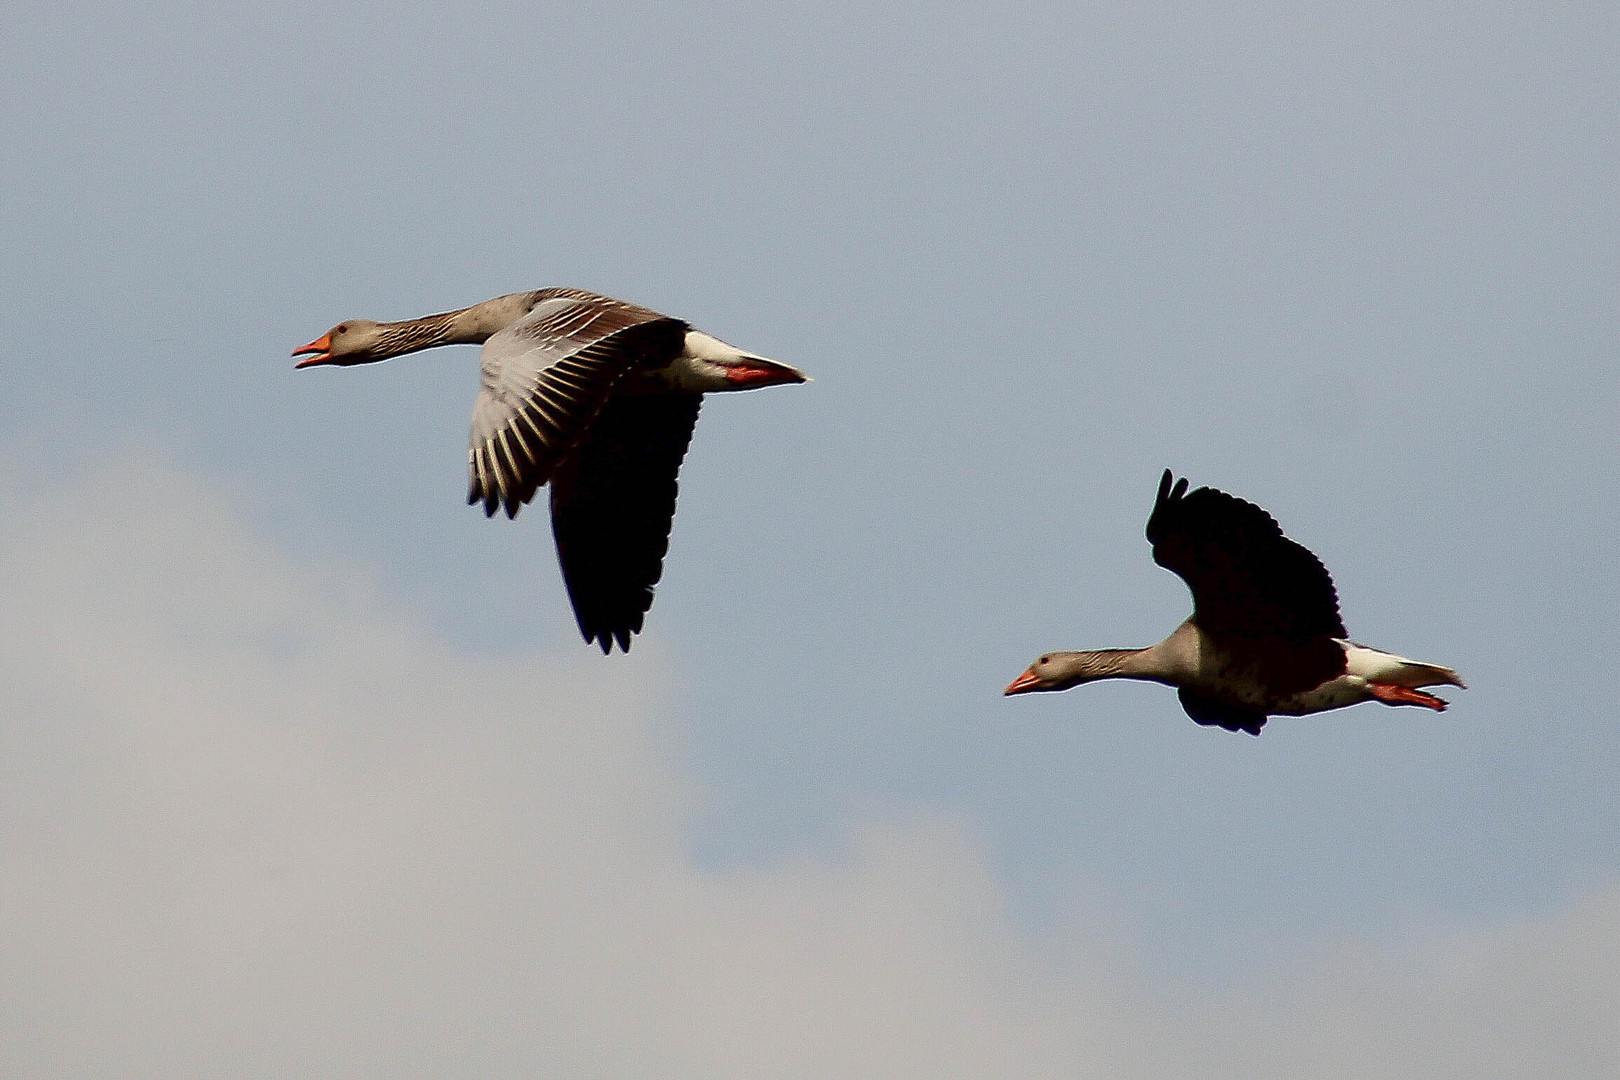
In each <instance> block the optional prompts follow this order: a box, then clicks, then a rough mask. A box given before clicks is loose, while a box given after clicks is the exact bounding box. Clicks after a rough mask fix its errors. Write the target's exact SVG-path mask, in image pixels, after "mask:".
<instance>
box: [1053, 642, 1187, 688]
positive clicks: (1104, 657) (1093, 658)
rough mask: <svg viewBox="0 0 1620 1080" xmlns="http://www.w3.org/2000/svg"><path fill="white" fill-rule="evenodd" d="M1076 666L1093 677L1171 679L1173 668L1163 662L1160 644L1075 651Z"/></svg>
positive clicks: (1074, 663) (1081, 671)
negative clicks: (1144, 647) (1135, 647)
mask: <svg viewBox="0 0 1620 1080" xmlns="http://www.w3.org/2000/svg"><path fill="white" fill-rule="evenodd" d="M1073 657H1074V659H1073V660H1072V661H1071V664H1072V665H1073V668H1074V670H1075V671H1076V672H1077V673H1079V674H1081V675H1082V676H1083V677H1084V678H1086V679H1087V680H1090V679H1148V680H1151V681H1153V682H1167V681H1169V676H1170V674H1171V673H1170V671H1169V669H1168V668H1167V666H1166V665H1165V664H1164V663H1162V662H1161V661H1162V658H1161V657H1160V656H1159V647H1158V646H1157V645H1154V646H1150V647H1149V648H1146V649H1093V650H1090V651H1087V652H1077V653H1074V654H1073Z"/></svg>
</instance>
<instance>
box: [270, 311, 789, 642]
mask: <svg viewBox="0 0 1620 1080" xmlns="http://www.w3.org/2000/svg"><path fill="white" fill-rule="evenodd" d="M439 345H482V346H483V351H482V354H481V364H480V373H481V374H480V377H481V386H480V388H479V391H478V398H477V401H476V402H475V404H474V405H473V419H472V439H471V446H470V448H469V450H468V452H467V461H468V465H467V469H468V492H467V502H468V504H469V505H477V504H480V503H481V504H483V507H484V513H485V514H486V515H488V516H491V517H493V516H494V514H495V512H496V511H497V510H500V509H504V510H505V511H506V516H507V517H509V518H511V517H516V516H517V512H518V510H519V509H521V508H522V507H523V505H524V504H525V503H527V502H529V500H530V499H532V498H534V495H535V492H537V491H538V490H539V489H540V488H541V487H544V486H546V485H548V484H549V485H550V488H551V528H552V534H553V535H554V536H555V538H556V541H557V558H558V561H559V562H560V563H561V565H562V573H563V581H564V582H565V584H566V585H567V587H568V597H569V600H570V601H571V602H572V604H573V607H574V616H575V618H576V620H577V621H578V623H579V629H580V633H582V634H583V635H584V636H585V640H586V641H587V642H594V643H596V644H598V645H600V646H601V649H602V652H603V653H609V652H611V651H612V650H613V646H614V644H615V643H616V644H617V645H618V646H619V648H621V649H623V650H624V651H626V652H628V651H629V649H630V638H631V636H632V635H634V634H636V633H639V632H640V631H641V627H642V622H643V619H644V618H645V616H646V613H647V609H648V608H649V607H651V605H652V599H653V586H655V585H656V584H657V583H658V579H659V577H660V576H661V575H662V573H663V565H664V555H665V553H666V552H667V551H668V548H669V532H670V526H671V524H672V523H673V521H674V517H675V497H676V476H677V474H678V473H679V471H680V467H681V461H682V459H683V458H684V457H685V456H686V448H687V444H688V443H689V442H690V441H691V438H692V429H693V427H694V426H695V425H696V423H697V417H698V408H699V406H700V405H701V404H702V401H703V395H704V394H712V393H723V392H728V391H733V390H755V389H758V388H760V387H765V386H777V385H781V384H784V383H802V382H804V381H806V377H805V376H804V375H803V374H801V373H800V372H799V371H797V370H795V369H794V368H791V367H789V366H788V365H786V364H782V363H778V362H777V361H775V360H768V359H766V358H765V357H763V356H755V355H753V354H752V353H746V352H743V351H742V350H741V349H738V348H735V347H733V346H731V345H727V344H726V343H725V342H723V341H721V340H719V339H718V338H713V337H710V336H709V335H708V334H705V333H703V332H702V331H699V330H695V329H693V328H692V327H691V326H689V325H688V324H687V323H686V322H684V321H682V320H680V319H674V318H671V317H669V316H667V315H661V314H659V313H658V312H656V311H652V310H650V309H648V308H644V307H641V306H639V305H636V304H630V303H626V302H624V301H622V300H615V299H613V298H612V297H608V296H601V295H598V294H596V293H592V292H586V291H585V290H583V289H568V288H551V289H538V290H535V291H533V292H523V293H512V294H510V295H507V296H497V297H495V298H494V299H493V300H486V301H484V302H483V303H481V304H474V305H473V306H472V307H469V308H463V309H461V310H460V311H449V312H445V313H443V314H439V315H428V316H425V317H423V318H420V319H410V320H407V321H405V322H392V323H379V322H372V321H370V320H368V319H350V320H348V321H346V322H342V323H339V324H338V325H337V326H334V327H333V328H332V329H331V330H329V331H327V332H326V333H325V334H322V335H321V336H320V337H318V338H316V339H315V340H314V341H312V342H310V343H309V344H308V345H304V346H302V347H300V348H298V349H295V350H294V351H293V355H294V356H303V357H305V359H303V360H301V361H300V362H299V363H298V365H297V366H298V367H300V368H306V367H317V366H322V365H338V366H349V365H353V364H372V363H376V362H378V361H380V360H388V359H390V358H392V357H395V356H403V355H404V354H406V353H412V352H417V351H418V350H421V349H431V348H434V347H436V346H439Z"/></svg>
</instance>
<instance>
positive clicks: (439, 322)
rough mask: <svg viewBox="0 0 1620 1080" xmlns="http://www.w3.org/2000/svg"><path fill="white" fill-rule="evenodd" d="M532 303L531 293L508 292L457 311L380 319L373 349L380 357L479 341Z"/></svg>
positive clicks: (510, 322) (492, 334)
mask: <svg viewBox="0 0 1620 1080" xmlns="http://www.w3.org/2000/svg"><path fill="white" fill-rule="evenodd" d="M533 307H534V293H511V294H509V295H507V296H497V297H496V298H495V299H493V300H485V301H484V302H483V303H481V304H474V305H473V306H472V307H468V308H462V309H461V310H460V311H446V312H443V313H442V314H439V315H424V316H422V317H421V318H420V319H406V320H405V321H404V322H394V323H382V324H381V325H380V327H379V328H378V334H379V338H378V344H377V345H376V346H375V347H374V348H373V350H372V352H373V353H374V354H377V356H378V358H379V359H386V358H388V357H394V356H404V355H405V354H406V353H413V352H418V351H420V350H422V349H432V348H435V347H437V346H439V345H482V344H483V343H484V342H486V341H488V340H489V339H490V338H491V337H493V336H494V335H495V334H498V333H500V332H501V331H502V330H505V329H506V328H507V327H508V326H511V325H512V324H513V323H515V322H517V321H518V320H519V319H521V318H522V317H523V316H525V315H527V314H528V313H529V311H530V309H531V308H533Z"/></svg>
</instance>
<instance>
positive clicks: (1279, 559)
mask: <svg viewBox="0 0 1620 1080" xmlns="http://www.w3.org/2000/svg"><path fill="white" fill-rule="evenodd" d="M1147 538H1148V540H1149V542H1151V543H1152V544H1153V561H1154V562H1156V563H1158V564H1159V565H1160V566H1162V567H1164V568H1166V569H1168V570H1173V571H1175V572H1176V573H1177V574H1179V575H1180V576H1181V579H1182V580H1183V581H1185V582H1186V583H1187V587H1188V588H1189V589H1191V590H1192V595H1193V619H1194V621H1196V622H1197V623H1198V625H1199V626H1200V627H1201V628H1202V629H1203V630H1204V631H1205V632H1207V633H1212V634H1221V635H1226V636H1228V637H1239V638H1267V637H1270V638H1284V639H1286V640H1289V641H1295V642H1300V641H1306V640H1308V639H1311V638H1321V637H1336V638H1342V637H1345V636H1346V635H1345V629H1344V621H1343V620H1342V619H1341V618H1340V617H1339V598H1338V594H1337V593H1336V592H1335V591H1334V589H1333V579H1332V578H1331V577H1330V576H1328V572H1327V568H1326V567H1324V566H1323V565H1322V563H1321V560H1319V559H1318V558H1317V557H1316V556H1315V555H1313V554H1311V552H1310V551H1308V550H1307V549H1306V548H1304V547H1301V546H1300V545H1299V544H1296V543H1294V541H1292V540H1290V539H1288V538H1287V537H1286V536H1284V535H1283V533H1282V529H1281V528H1279V527H1278V525H1277V523H1276V521H1274V520H1272V517H1271V515H1270V514H1268V513H1266V512H1265V511H1264V510H1262V509H1260V508H1259V507H1258V506H1256V505H1254V504H1253V503H1250V502H1245V501H1243V500H1242V499H1239V498H1236V497H1235V496H1232V495H1228V494H1226V493H1225V492H1223V491H1216V490H1214V489H1213V488H1207V487H1205V488H1199V489H1198V490H1197V491H1194V492H1191V493H1189V492H1188V491H1187V481H1186V480H1180V481H1176V482H1174V484H1173V486H1172V478H1171V475H1170V470H1168V469H1166V470H1165V473H1164V477H1163V479H1161V480H1160V481H1159V496H1158V499H1157V500H1156V501H1155V503H1154V506H1153V514H1152V516H1151V517H1149V518H1148V524H1147ZM1336 655H1338V654H1336ZM1338 662H1339V664H1340V666H1341V667H1342V664H1343V661H1342V655H1340V656H1339V660H1338Z"/></svg>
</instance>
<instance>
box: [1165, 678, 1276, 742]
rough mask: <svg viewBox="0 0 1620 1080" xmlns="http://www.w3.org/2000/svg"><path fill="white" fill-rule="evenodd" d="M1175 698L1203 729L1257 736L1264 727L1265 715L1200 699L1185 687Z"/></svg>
mask: <svg viewBox="0 0 1620 1080" xmlns="http://www.w3.org/2000/svg"><path fill="white" fill-rule="evenodd" d="M1176 696H1177V697H1179V698H1181V707H1182V709H1184V710H1185V711H1186V713H1187V715H1188V716H1190V717H1192V718H1193V720H1194V721H1196V722H1197V723H1200V724H1203V725H1204V726H1205V727H1218V728H1225V729H1226V730H1227V731H1247V732H1248V733H1249V734H1250V735H1258V734H1260V729H1261V728H1263V727H1265V726H1266V714H1265V713H1263V712H1258V711H1256V710H1254V709H1245V708H1243V707H1242V706H1240V705H1228V704H1227V703H1226V702H1224V701H1216V700H1215V699H1214V698H1207V697H1201V696H1199V695H1198V694H1196V693H1194V692H1193V691H1191V690H1188V689H1187V688H1186V687H1182V688H1181V689H1180V690H1178V691H1177V692H1176Z"/></svg>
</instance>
